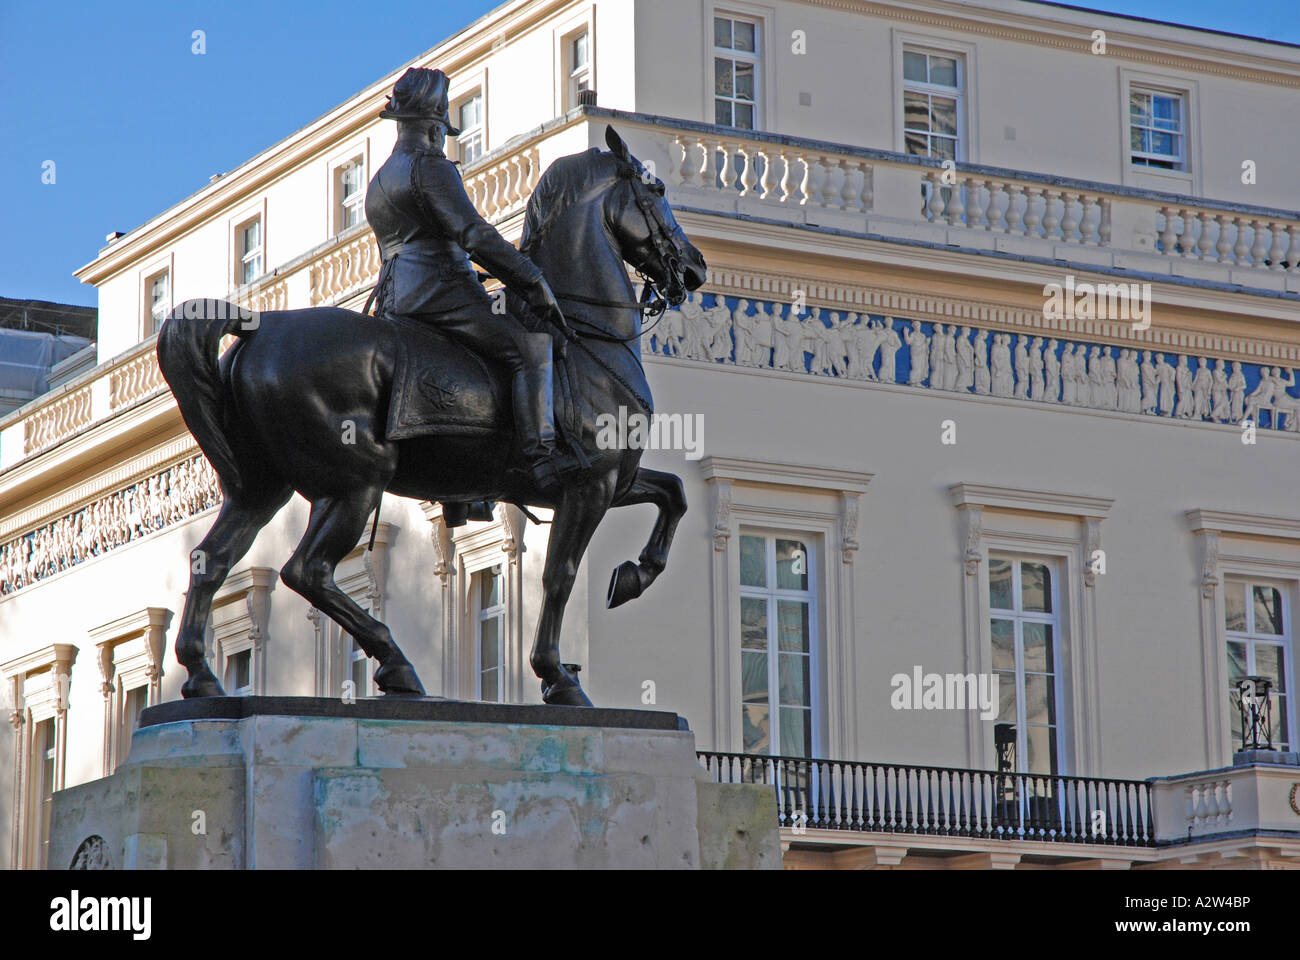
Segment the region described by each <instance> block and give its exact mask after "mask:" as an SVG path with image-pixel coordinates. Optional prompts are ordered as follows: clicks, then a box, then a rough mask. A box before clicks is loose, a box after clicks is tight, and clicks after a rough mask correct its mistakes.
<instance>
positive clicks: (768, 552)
mask: <svg viewBox="0 0 1300 960" xmlns="http://www.w3.org/2000/svg"><path fill="white" fill-rule="evenodd" d="M738 536H739V537H741V538H744V537H759V538H761V539H762V541H763V550H764V580H765V581H766V582H767V584H768V586H765V587H755V586H749V585H746V584H744V583H742V582H740V581H739V580H737V590H738V596H739V599H740V600H741V601H742V606H743V601H744V600H746V599H762V600H764V601H766V604H767V612H766V616H767V625H768V636H767V646H766V648H765V650H764V656H766V657H767V697H768V748H769V749H768V755H770V756H790V754H785V753H783V752H782V751H781V750H780V749H779V748H780V745H781V730H780V722H781V721H780V716H781V707H782V706H789V705H788V704H782V703H781V691H780V660H779V657H780V650H779V635H778V633H777V632H776V627H777V625H778V623H779V619H778V616H777V609H778V608H777V604H778V602H779V601H781V600H797V601H804V600H806V601H807V603H808V608H809V610H808V638H807V639H808V654H807V655H808V705H807V709H808V711H809V714H810V718H811V723H810V724H809V730H810V735H809V738H808V744H807V754H806V756H807V757H809V758H812V757H820V756H823V755H824V751H823V743H822V741H823V740H824V738H825V734H824V732H823V724H821V723H818V717H819V716H821V715H822V714H823V713H824V710H823V709H822V708H823V703H822V690H821V687H822V684H821V670H822V664H821V656H820V653H819V651H820V638H819V637H818V624H819V623H820V621H821V609H820V605H821V593H820V590H819V580H820V578H819V577H818V571H819V566H818V564H819V559H818V558H819V556H820V554H821V551H820V550H819V549H818V546H817V539H818V538H817V537H815V536H805V535H802V534H800V533H799V532H798V531H797V530H790V529H777V528H763V527H756V526H752V525H749V524H743V525H741V527H740V530H739V533H738ZM778 539H781V540H798V541H799V542H801V543H803V544H804V545H805V546H806V547H807V549H808V588H807V589H806V590H794V589H787V588H782V587H778V586H776V541H777V540H778ZM742 622H743V621H742ZM742 641H743V633H742ZM744 659H745V648H744V646H743V642H742V647H741V664H742V669H741V704H740V711H741V715H740V718H739V723H740V727H741V736H742V748H743V746H744V744H743V737H744V712H745V706H746V701H745V699H744V668H743V664H744ZM745 752H746V753H748V751H747V750H746V751H745Z"/></svg>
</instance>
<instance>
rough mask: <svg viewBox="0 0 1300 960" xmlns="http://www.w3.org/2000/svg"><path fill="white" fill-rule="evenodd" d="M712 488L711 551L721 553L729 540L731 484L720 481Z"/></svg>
mask: <svg viewBox="0 0 1300 960" xmlns="http://www.w3.org/2000/svg"><path fill="white" fill-rule="evenodd" d="M714 487H715V488H716V489H715V490H714V500H713V549H714V550H717V551H719V552H721V551H723V550H726V549H727V541H728V540H730V539H731V484H730V483H728V482H726V481H720V482H718V483H716V484H714Z"/></svg>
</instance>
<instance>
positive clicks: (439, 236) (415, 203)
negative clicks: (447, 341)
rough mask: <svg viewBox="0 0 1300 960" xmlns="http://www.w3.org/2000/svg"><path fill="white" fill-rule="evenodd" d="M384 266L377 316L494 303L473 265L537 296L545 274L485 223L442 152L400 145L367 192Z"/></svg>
mask: <svg viewBox="0 0 1300 960" xmlns="http://www.w3.org/2000/svg"><path fill="white" fill-rule="evenodd" d="M366 219H367V220H369V221H370V226H371V228H372V229H373V230H374V232H375V238H376V240H378V242H379V252H380V256H381V257H382V259H383V264H384V265H383V270H382V275H381V277H380V279H379V287H378V290H377V295H378V300H379V311H378V312H379V313H380V314H381V315H382V314H383V313H394V314H401V315H407V316H409V315H412V314H421V313H422V314H434V313H444V312H447V311H453V310H458V309H460V308H463V307H465V306H467V305H469V304H474V305H475V306H481V305H482V304H483V302H484V301H487V300H488V297H487V295H486V294H485V293H484V292H483V288H482V286H481V285H480V284H479V282H478V279H477V276H476V274H475V272H474V269H473V267H471V266H470V261H469V258H470V256H473V258H474V261H475V262H476V263H478V264H480V265H481V266H482V267H484V268H485V269H486V270H488V271H489V272H490V273H491V274H492V275H493V276H495V277H497V278H498V279H499V280H501V282H502V283H504V284H505V285H506V286H508V287H512V288H513V289H515V290H518V291H527V290H530V289H532V288H533V287H534V286H535V285H536V284H537V283H538V281H540V280H541V279H542V271H541V270H540V269H539V268H538V267H537V266H536V265H535V264H534V263H533V262H532V261H531V260H529V259H528V258H527V257H525V256H524V255H523V254H521V253H520V252H519V251H518V250H516V249H515V248H514V247H513V246H511V245H510V244H509V243H508V242H507V241H506V240H505V239H503V238H502V237H501V235H500V234H499V233H497V232H496V230H494V229H492V227H491V226H490V225H489V224H488V223H487V222H486V221H485V220H484V219H483V218H482V217H480V216H479V214H478V211H477V210H475V209H474V205H473V204H472V203H471V202H470V199H469V197H468V196H467V195H466V193H465V186H464V184H463V183H462V182H461V178H460V171H459V170H457V169H456V165H455V164H453V163H452V162H451V161H450V160H448V159H447V157H446V156H445V155H444V154H443V153H442V152H441V151H437V150H424V151H420V152H418V153H417V152H414V151H409V150H404V149H402V148H401V147H400V146H399V147H398V148H397V149H396V150H394V151H393V154H392V156H390V157H389V158H388V160H387V161H386V162H385V163H384V165H383V166H382V167H380V168H379V172H378V173H376V174H375V176H374V179H372V180H371V181H370V189H369V190H368V191H367V193H366Z"/></svg>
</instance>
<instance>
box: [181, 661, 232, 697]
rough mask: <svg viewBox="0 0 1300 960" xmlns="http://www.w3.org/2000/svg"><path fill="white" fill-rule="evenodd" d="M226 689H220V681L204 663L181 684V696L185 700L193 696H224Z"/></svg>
mask: <svg viewBox="0 0 1300 960" xmlns="http://www.w3.org/2000/svg"><path fill="white" fill-rule="evenodd" d="M225 695H226V691H225V690H224V689H222V686H221V681H220V680H218V679H217V675H216V674H214V673H213V672H212V671H211V670H210V669H209V668H208V666H207V664H204V665H203V666H201V667H199V669H198V670H196V671H194V672H193V673H191V674H190V678H189V679H188V680H186V681H185V682H184V683H183V684H181V696H182V697H184V698H185V699H186V700H190V699H192V698H194V697H224V696H225Z"/></svg>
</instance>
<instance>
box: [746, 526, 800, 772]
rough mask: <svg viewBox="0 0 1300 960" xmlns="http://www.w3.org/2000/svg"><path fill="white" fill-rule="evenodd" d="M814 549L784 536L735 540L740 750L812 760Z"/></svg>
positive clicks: (761, 536)
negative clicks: (737, 553)
mask: <svg viewBox="0 0 1300 960" xmlns="http://www.w3.org/2000/svg"><path fill="white" fill-rule="evenodd" d="M814 597H815V592H814V585H813V560H812V548H811V547H810V546H809V542H808V541H807V540H805V539H796V538H793V537H790V536H788V535H782V534H752V533H745V534H741V537H740V623H741V640H740V671H741V701H742V703H741V713H742V717H741V728H742V730H743V735H744V752H745V753H768V754H774V755H781V756H791V757H807V756H811V755H812V750H813V748H814V742H813V709H814V707H813V677H814V675H815V669H814V667H815V665H814V663H813V650H814V640H813V632H814V625H815V624H816V622H817V611H816V602H815V599H814Z"/></svg>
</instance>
